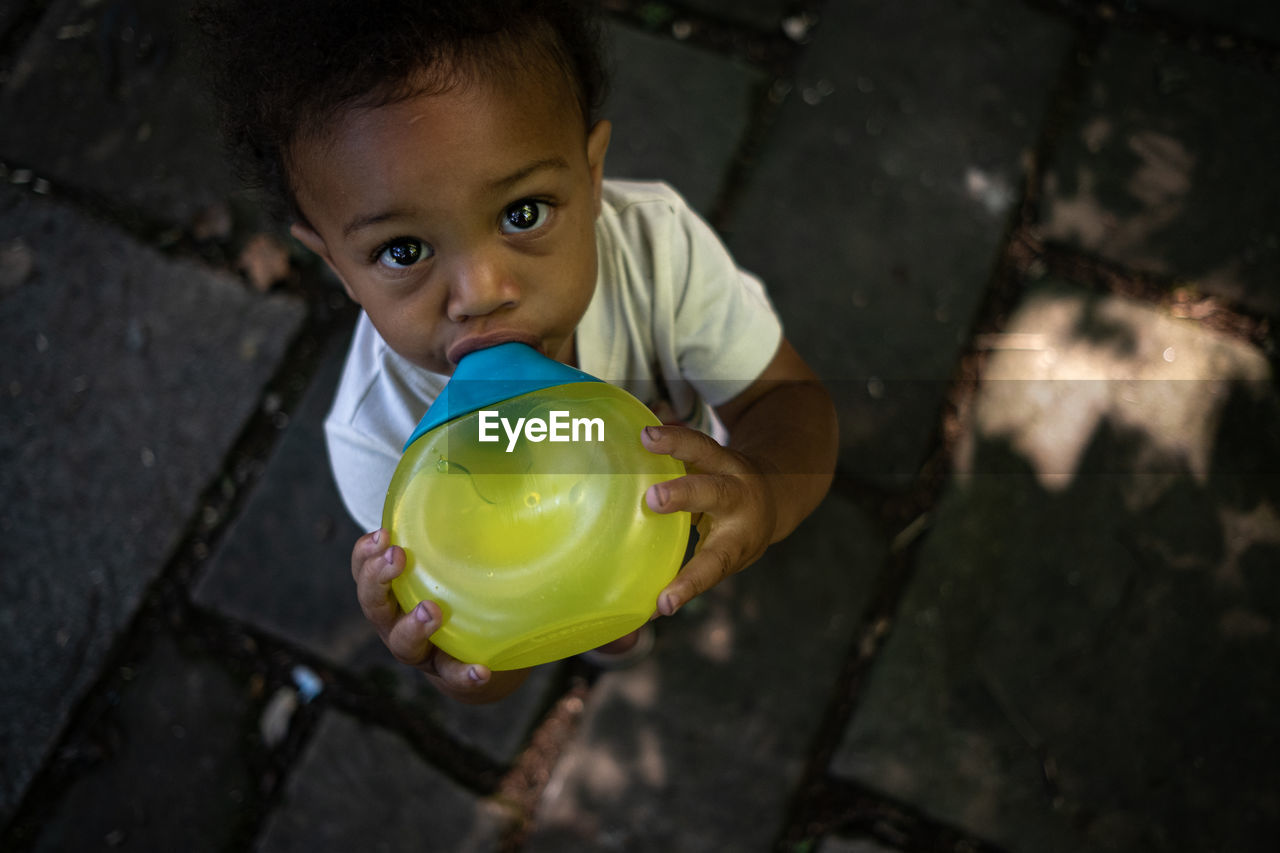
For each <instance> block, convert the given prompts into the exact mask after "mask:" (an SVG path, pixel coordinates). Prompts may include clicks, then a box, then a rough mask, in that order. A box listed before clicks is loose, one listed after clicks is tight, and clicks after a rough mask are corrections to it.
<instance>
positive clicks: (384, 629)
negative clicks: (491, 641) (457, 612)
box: [351, 530, 528, 703]
mask: <svg viewBox="0 0 1280 853" xmlns="http://www.w3.org/2000/svg"><path fill="white" fill-rule="evenodd" d="M390 538H391V537H390V536H389V535H388V534H387V531H386V530H375V531H374V532H373V533H369V534H367V535H365V536H361V537H360V538H359V539H357V540H356V545H355V548H354V549H352V551H351V576H352V577H353V578H354V579H355V582H356V594H357V596H358V597H359V599H360V608H361V609H362V610H363V611H364V615H365V618H366V619H368V620H369V621H370V622H372V623H373V627H374V628H376V629H377V631H378V636H380V637H381V638H382V642H383V643H384V644H386V647H387V648H388V649H390V651H391V654H393V655H394V656H395V658H396V660H398V661H400V662H401V663H403V664H406V665H408V666H411V667H414V668H415V669H419V670H421V671H422V672H424V673H426V676H427V678H429V679H430V680H431V681H432V683H434V684H435V685H436V687H438V688H439V689H440V690H441V691H443V692H444V693H447V694H448V695H450V696H452V697H453V698H455V699H457V700H458V701H460V702H468V703H478V702H492V701H494V700H497V699H500V698H502V697H503V696H506V695H507V694H508V693H510V692H511V691H512V690H515V689H516V688H517V687H519V686H520V684H521V682H523V681H524V678H525V676H526V675H527V674H528V671H527V670H512V671H509V672H491V671H490V670H489V668H488V667H485V666H480V665H478V664H467V663H463V662H461V661H459V660H457V659H455V658H453V657H452V656H450V655H449V654H447V653H445V652H443V651H441V650H440V649H439V648H437V647H436V646H435V645H434V644H433V643H432V642H431V635H432V634H433V633H435V631H436V629H438V628H439V627H440V624H441V619H442V614H441V612H440V606H439V605H437V604H436V603H435V602H431V601H424V602H422V603H421V604H419V605H418V606H417V607H415V608H414V609H413V612H412V613H405V612H404V611H403V610H401V609H400V604H399V602H397V601H396V597H395V595H394V594H393V593H392V592H391V581H392V580H393V579H394V578H396V577H398V576H399V575H400V573H401V572H402V571H404V566H405V555H404V550H403V549H401V548H398V547H396V546H395V545H389V542H390Z"/></svg>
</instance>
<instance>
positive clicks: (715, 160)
mask: <svg viewBox="0 0 1280 853" xmlns="http://www.w3.org/2000/svg"><path fill="white" fill-rule="evenodd" d="M608 33H609V38H610V52H611V57H610V62H611V68H612V72H613V78H612V80H611V81H610V96H609V101H608V103H607V104H606V105H605V108H604V110H603V112H602V115H603V116H604V117H605V118H607V119H609V121H610V122H611V123H612V124H613V136H612V139H611V140H610V142H609V153H608V155H607V156H606V158H605V173H606V174H607V175H609V176H610V177H617V178H631V179H637V180H662V181H666V182H667V183H669V184H671V185H672V186H673V187H675V188H676V189H677V190H679V191H680V193H681V194H682V195H683V196H684V197H685V199H687V200H688V202H689V204H690V205H692V206H693V208H694V209H695V210H697V211H699V212H700V213H702V214H704V215H706V214H707V213H709V212H710V210H711V207H712V205H713V204H714V202H715V199H716V196H717V194H718V193H719V191H720V185H721V183H722V181H723V180H724V176H725V173H726V171H727V170H728V168H729V164H730V162H731V161H732V159H733V155H734V154H735V153H736V151H737V149H738V146H739V145H740V144H741V140H742V136H743V134H744V133H745V132H746V128H747V123H748V121H749V120H750V118H751V111H752V100H753V98H754V97H755V95H756V89H757V87H758V86H759V85H760V84H761V81H762V80H763V79H764V78H763V75H761V74H760V72H758V71H755V70H754V69H752V68H750V67H748V66H746V65H743V64H741V63H738V62H735V61H733V60H730V59H726V58H725V57H723V56H718V55H716V54H713V53H708V52H706V51H703V50H698V49H696V48H693V47H691V46H689V45H685V44H680V43H679V42H674V41H672V40H671V39H668V38H663V37H660V36H655V35H649V34H647V33H642V32H639V31H636V30H633V29H631V28H628V27H623V26H618V25H613V26H610V27H609V28H608Z"/></svg>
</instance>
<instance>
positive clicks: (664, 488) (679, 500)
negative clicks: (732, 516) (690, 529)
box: [644, 474, 747, 515]
mask: <svg viewBox="0 0 1280 853" xmlns="http://www.w3.org/2000/svg"><path fill="white" fill-rule="evenodd" d="M746 497H747V489H746V488H745V487H744V486H743V483H742V480H741V479H740V478H738V477H732V476H729V475H726V474H687V475H685V476H683V477H678V478H676V479H674V480H667V481H666V482H662V483H654V484H653V485H652V486H650V487H649V488H648V490H647V491H646V492H645V494H644V500H645V503H646V504H648V506H649V509H651V510H653V511H654V512H660V513H670V512H681V511H684V512H692V513H710V514H711V515H716V514H717V513H719V512H723V511H724V510H726V509H729V508H732V507H736V506H740V505H741V504H742V503H743V501H744V500H745V499H746Z"/></svg>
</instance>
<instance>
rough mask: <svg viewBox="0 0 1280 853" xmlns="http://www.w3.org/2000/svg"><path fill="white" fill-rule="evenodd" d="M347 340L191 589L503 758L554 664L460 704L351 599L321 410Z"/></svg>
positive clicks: (349, 536) (335, 347)
mask: <svg viewBox="0 0 1280 853" xmlns="http://www.w3.org/2000/svg"><path fill="white" fill-rule="evenodd" d="M348 340H349V335H339V336H336V337H335V338H334V339H333V340H332V341H331V342H330V344H329V346H328V348H327V351H326V354H325V357H324V360H323V362H322V363H321V366H320V368H319V369H318V371H317V374H316V376H315V377H314V378H313V379H312V381H311V384H310V386H309V387H308V389H307V392H306V394H305V396H304V397H303V399H302V401H301V403H300V404H299V407H298V411H297V412H296V413H295V415H294V417H293V418H292V419H291V420H290V423H289V427H288V429H287V430H286V432H285V434H284V436H283V437H282V438H281V440H280V445H279V447H278V448H277V449H276V451H275V453H274V454H273V455H272V458H271V460H270V462H269V463H268V465H267V468H266V470H265V471H264V472H263V477H262V481H261V482H260V483H259V484H258V486H257V487H256V488H255V491H254V493H253V495H252V496H251V497H250V499H249V501H248V502H247V503H246V505H245V507H244V509H243V511H242V512H241V514H240V516H239V518H238V519H237V520H236V521H235V522H234V523H233V525H232V527H231V529H230V530H229V531H228V532H227V535H226V537H225V539H224V540H223V542H222V543H221V544H220V545H219V547H218V549H217V551H216V552H215V553H214V554H213V556H212V558H211V559H210V561H209V565H208V566H207V568H205V569H204V570H203V571H202V574H201V577H200V580H199V581H198V583H197V584H196V586H195V588H194V589H193V592H192V598H193V600H194V601H195V602H196V603H197V604H199V605H200V606H202V607H206V608H209V609H211V610H214V611H217V612H219V613H222V614H224V615H228V616H232V617H234V618H236V619H239V620H241V621H243V622H247V623H249V624H251V625H254V626H255V627H257V628H259V629H262V630H265V631H268V632H270V633H272V634H274V635H276V636H278V637H281V638H283V639H285V640H287V641H289V642H290V643H293V644H296V645H297V646H299V647H300V648H303V649H306V650H307V651H309V652H311V653H313V654H316V655H319V656H320V657H322V658H324V659H325V660H327V661H329V662H331V663H332V664H333V665H335V666H337V667H340V668H344V669H346V670H348V671H350V672H354V673H357V674H367V675H373V676H375V677H376V678H377V680H378V681H379V682H381V683H384V684H387V685H390V686H392V688H393V689H394V690H395V692H396V695H397V696H399V698H401V699H403V700H405V701H407V702H412V703H415V704H417V705H418V706H419V707H420V708H421V711H422V713H424V714H427V715H429V716H430V717H432V718H433V719H435V720H436V721H437V722H438V723H440V725H442V726H443V727H445V728H446V729H447V730H448V731H449V732H451V733H452V734H453V735H454V736H455V737H457V738H458V739H459V740H460V741H462V742H464V743H466V744H468V745H471V746H474V747H476V748H478V749H480V750H482V751H484V752H485V753H486V754H487V755H489V756H490V757H491V758H493V759H494V760H495V761H497V762H499V763H504V764H505V763H509V762H510V761H512V760H513V759H514V758H515V756H516V753H517V751H518V750H519V749H520V747H521V746H522V745H523V743H524V739H525V736H526V734H527V733H528V731H529V730H530V728H531V727H532V726H533V725H534V724H535V723H536V721H537V719H538V716H539V714H540V713H541V712H542V710H543V709H545V707H546V705H547V704H548V703H549V702H550V701H551V700H550V697H549V691H550V690H551V689H552V688H553V687H554V685H555V682H556V673H557V667H555V666H547V667H542V668H540V669H539V670H538V671H537V672H536V673H534V674H533V675H532V676H531V677H530V679H529V681H527V682H526V683H525V684H524V686H522V687H521V688H520V690H519V692H517V693H516V694H515V695H513V696H511V697H508V699H507V700H506V701H504V702H501V703H497V704H494V705H486V706H479V707H475V706H466V705H461V704H458V703H456V702H453V701H451V700H449V699H446V698H445V697H443V696H441V695H440V694H439V693H438V692H437V691H436V690H435V689H434V688H432V687H431V686H430V685H429V684H428V683H427V681H426V679H425V678H424V677H422V676H421V675H420V674H419V673H418V672H416V671H415V670H412V669H410V668H408V667H406V666H403V665H401V664H400V663H398V662H397V661H396V660H395V659H394V658H393V657H392V656H391V653H390V652H388V651H387V649H386V647H385V646H384V645H383V644H382V641H381V640H380V639H378V635H377V633H376V632H375V631H374V630H373V627H372V626H371V625H370V624H369V622H368V620H366V619H365V618H364V614H363V613H361V611H360V605H359V602H357V601H356V592H355V584H354V583H353V582H352V580H351V568H350V567H351V548H352V546H354V544H355V541H356V539H358V538H359V537H360V536H362V535H363V534H364V533H365V532H367V531H362V530H360V529H359V528H358V527H357V526H356V524H355V522H354V521H353V520H352V519H351V518H350V516H348V515H347V512H346V509H345V508H344V507H343V504H342V499H341V497H339V495H338V490H337V486H336V485H335V484H334V482H333V475H332V474H331V473H330V470H329V457H328V452H327V450H326V449H325V441H324V417H325V415H326V413H327V412H328V410H329V406H330V404H331V403H332V401H333V394H334V390H335V389H336V388H337V386H338V379H339V377H340V375H341V372H342V364H343V361H344V359H345V357H346V351H347V345H348Z"/></svg>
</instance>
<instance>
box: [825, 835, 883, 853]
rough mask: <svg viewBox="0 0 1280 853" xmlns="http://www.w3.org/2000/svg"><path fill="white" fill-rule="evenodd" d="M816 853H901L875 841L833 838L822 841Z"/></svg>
mask: <svg viewBox="0 0 1280 853" xmlns="http://www.w3.org/2000/svg"><path fill="white" fill-rule="evenodd" d="M818 853H902V851H901V850H900V849H899V848H897V847H886V846H884V845H883V844H880V843H879V842H876V841H867V840H865V839H858V840H856V841H853V840H849V839H845V838H837V837H835V836H832V837H829V838H824V839H822V843H821V844H819V845H818Z"/></svg>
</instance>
